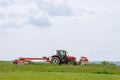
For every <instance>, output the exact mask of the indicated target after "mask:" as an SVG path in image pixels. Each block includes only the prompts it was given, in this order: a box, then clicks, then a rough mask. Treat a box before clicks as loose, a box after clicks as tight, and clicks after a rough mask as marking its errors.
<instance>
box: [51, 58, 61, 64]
mask: <svg viewBox="0 0 120 80" xmlns="http://www.w3.org/2000/svg"><path fill="white" fill-rule="evenodd" d="M51 64H60V59H59V58H58V57H53V58H52V59H51Z"/></svg>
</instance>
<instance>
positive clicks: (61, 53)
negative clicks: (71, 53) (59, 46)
mask: <svg viewBox="0 0 120 80" xmlns="http://www.w3.org/2000/svg"><path fill="white" fill-rule="evenodd" d="M57 54H58V55H60V56H61V57H62V59H65V57H66V51H57Z"/></svg>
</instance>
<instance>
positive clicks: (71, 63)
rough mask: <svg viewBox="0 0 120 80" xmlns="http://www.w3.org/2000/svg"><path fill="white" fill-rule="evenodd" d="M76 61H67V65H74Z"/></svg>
mask: <svg viewBox="0 0 120 80" xmlns="http://www.w3.org/2000/svg"><path fill="white" fill-rule="evenodd" d="M75 64H76V62H75V61H68V65H75Z"/></svg>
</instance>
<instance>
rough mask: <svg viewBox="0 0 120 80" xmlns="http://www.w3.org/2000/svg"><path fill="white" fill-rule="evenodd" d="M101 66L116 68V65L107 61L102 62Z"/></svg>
mask: <svg viewBox="0 0 120 80" xmlns="http://www.w3.org/2000/svg"><path fill="white" fill-rule="evenodd" d="M101 64H102V65H108V66H111V65H112V66H116V64H114V63H111V62H108V61H102V62H101Z"/></svg>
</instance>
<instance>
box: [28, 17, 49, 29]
mask: <svg viewBox="0 0 120 80" xmlns="http://www.w3.org/2000/svg"><path fill="white" fill-rule="evenodd" d="M28 24H30V25H33V26H37V27H41V26H43V27H44V26H50V25H51V22H50V21H49V20H48V19H47V18H41V19H40V18H34V17H31V18H29V20H28Z"/></svg>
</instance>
